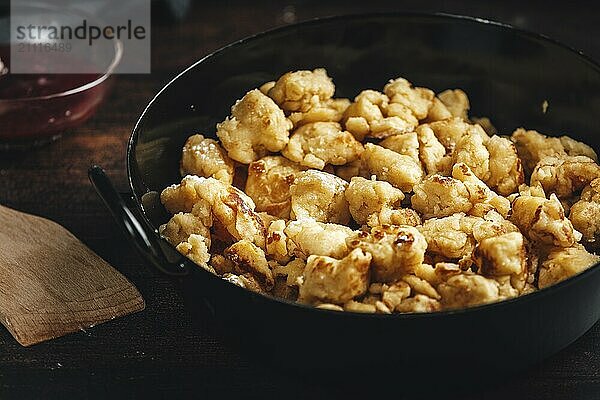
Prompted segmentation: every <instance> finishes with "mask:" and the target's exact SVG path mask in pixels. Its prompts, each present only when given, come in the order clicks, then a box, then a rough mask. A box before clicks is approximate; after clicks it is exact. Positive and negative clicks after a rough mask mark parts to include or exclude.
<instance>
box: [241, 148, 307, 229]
mask: <svg viewBox="0 0 600 400" xmlns="http://www.w3.org/2000/svg"><path fill="white" fill-rule="evenodd" d="M303 170H305V168H304V167H302V166H300V165H298V164H296V163H294V162H292V161H289V160H288V159H287V158H285V157H281V156H267V157H263V158H261V159H260V160H257V161H253V162H252V163H250V165H249V166H248V179H247V180H246V188H245V192H246V194H248V196H250V197H251V198H252V200H254V203H255V204H256V210H257V211H265V212H268V213H269V214H271V215H273V216H276V217H279V218H285V219H288V218H289V217H290V210H291V194H290V186H291V185H292V183H294V179H295V178H296V175H297V174H298V173H300V172H302V171H303Z"/></svg>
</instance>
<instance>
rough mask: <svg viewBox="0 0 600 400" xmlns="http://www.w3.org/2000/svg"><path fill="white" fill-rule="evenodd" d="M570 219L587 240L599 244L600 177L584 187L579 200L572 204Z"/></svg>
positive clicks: (595, 244)
mask: <svg viewBox="0 0 600 400" xmlns="http://www.w3.org/2000/svg"><path fill="white" fill-rule="evenodd" d="M569 219H570V220H571V222H572V223H573V227H574V228H575V229H576V230H578V231H579V232H581V234H582V235H583V238H584V240H585V241H586V242H588V243H591V244H593V245H594V246H597V243H596V242H597V241H598V240H599V239H600V178H597V179H594V180H593V181H591V182H590V184H589V185H588V186H586V187H585V188H584V189H583V191H582V192H581V198H580V199H579V201H577V202H576V203H575V204H573V205H572V206H571V211H570V213H569Z"/></svg>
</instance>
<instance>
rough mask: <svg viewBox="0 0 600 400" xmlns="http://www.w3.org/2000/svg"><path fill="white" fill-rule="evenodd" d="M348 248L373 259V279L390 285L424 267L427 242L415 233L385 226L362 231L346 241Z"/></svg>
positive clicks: (413, 230) (414, 229) (414, 230)
mask: <svg viewBox="0 0 600 400" xmlns="http://www.w3.org/2000/svg"><path fill="white" fill-rule="evenodd" d="M346 244H347V245H348V247H349V248H353V249H355V248H360V249H362V250H364V251H366V252H368V253H370V254H371V255H372V256H373V261H372V264H373V266H372V270H373V279H374V280H375V281H377V282H393V281H396V280H398V279H399V278H400V277H402V276H403V275H406V274H408V273H411V272H413V271H414V269H415V268H416V266H418V265H420V264H421V263H423V260H424V257H425V250H426V249H427V242H426V240H425V237H424V236H423V235H422V234H421V232H419V230H418V229H416V228H414V227H412V226H407V225H402V226H397V225H391V226H390V225H384V226H376V227H373V228H371V231H370V232H365V231H361V232H358V233H357V234H356V235H354V236H351V237H349V238H348V239H347V240H346Z"/></svg>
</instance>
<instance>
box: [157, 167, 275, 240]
mask: <svg viewBox="0 0 600 400" xmlns="http://www.w3.org/2000/svg"><path fill="white" fill-rule="evenodd" d="M161 201H162V203H163V204H164V205H165V207H166V208H167V210H169V211H171V212H189V211H192V210H191V209H190V207H191V208H194V207H195V208H196V211H195V215H196V216H200V215H199V214H200V210H201V211H202V212H203V213H208V215H203V216H201V218H205V219H208V218H211V217H212V216H214V217H215V218H216V219H217V220H218V222H219V223H220V224H222V225H223V227H225V229H226V230H227V232H228V233H229V234H230V235H231V236H232V237H233V238H235V239H236V240H241V239H247V240H250V241H252V242H253V243H255V244H256V245H258V246H259V247H264V245H265V235H266V229H265V227H264V225H263V223H262V220H261V218H260V217H259V216H258V214H256V212H255V211H254V208H255V205H254V202H253V201H252V199H251V198H250V197H248V196H247V195H246V194H245V193H244V192H242V191H241V190H239V189H237V188H235V187H233V186H231V185H226V184H225V183H223V182H221V181H219V180H217V179H214V178H201V177H197V176H193V175H188V176H186V177H184V178H183V179H182V181H181V184H179V185H173V186H170V187H168V188H166V189H165V190H163V192H162V193H161ZM198 204H199V205H200V206H198ZM198 208H199V209H198Z"/></svg>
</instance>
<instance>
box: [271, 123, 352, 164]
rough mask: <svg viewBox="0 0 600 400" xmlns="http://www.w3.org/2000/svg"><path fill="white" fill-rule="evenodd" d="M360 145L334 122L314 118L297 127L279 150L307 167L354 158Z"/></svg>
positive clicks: (342, 162)
mask: <svg viewBox="0 0 600 400" xmlns="http://www.w3.org/2000/svg"><path fill="white" fill-rule="evenodd" d="M362 152H363V147H362V145H361V144H360V142H358V141H357V140H356V139H354V136H352V134H351V133H350V132H346V131H343V130H342V127H341V126H340V124H338V123H337V122H314V123H309V124H306V125H303V126H302V127H300V128H298V129H297V130H296V131H294V133H293V134H292V136H291V137H290V141H289V143H288V144H287V146H286V147H285V149H283V151H282V152H281V154H282V155H283V156H285V157H286V158H288V159H290V160H292V161H294V162H297V163H299V164H301V165H304V166H306V167H310V168H316V169H323V168H325V165H326V164H333V165H344V164H347V163H349V162H352V161H355V160H357V159H358V158H359V157H360V155H361V154H362Z"/></svg>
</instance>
